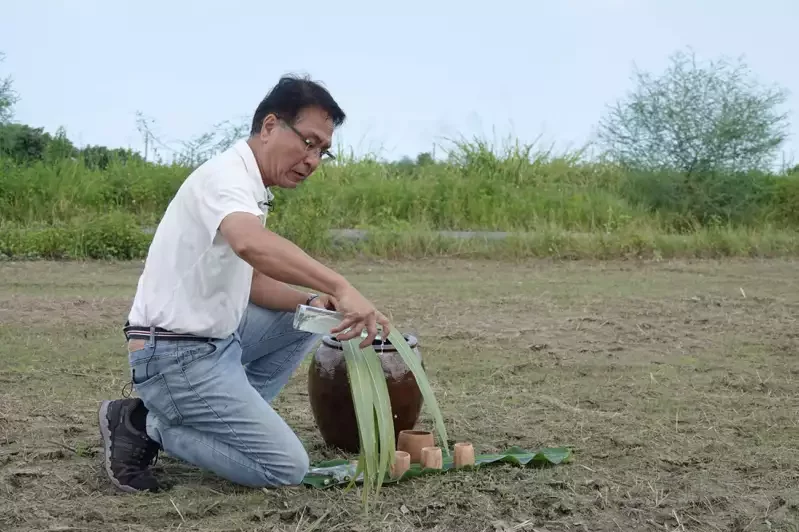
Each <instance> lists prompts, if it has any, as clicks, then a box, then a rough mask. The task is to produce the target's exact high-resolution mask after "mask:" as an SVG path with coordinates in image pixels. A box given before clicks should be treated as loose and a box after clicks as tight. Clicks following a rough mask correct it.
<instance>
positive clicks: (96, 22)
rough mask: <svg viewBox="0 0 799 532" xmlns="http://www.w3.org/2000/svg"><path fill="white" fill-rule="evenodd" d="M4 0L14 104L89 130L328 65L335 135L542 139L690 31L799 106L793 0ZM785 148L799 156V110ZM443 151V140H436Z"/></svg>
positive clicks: (32, 120)
mask: <svg viewBox="0 0 799 532" xmlns="http://www.w3.org/2000/svg"><path fill="white" fill-rule="evenodd" d="M270 4H273V3H272V2H267V1H265V0H259V1H255V0H228V1H227V2H221V1H216V2H211V1H209V0H195V1H191V2H190V1H188V0H160V1H153V0H136V1H132V0H128V1H123V0H118V1H113V2H109V1H108V0H104V1H101V0H72V1H69V2H67V1H55V0H53V1H44V0H24V1H22V0H8V1H7V2H4V6H3V9H2V18H0V51H2V52H5V54H6V60H5V62H3V63H0V77H4V76H5V75H7V74H11V75H12V76H13V78H14V86H15V89H16V90H17V92H18V93H19V95H20V96H21V98H22V99H21V101H20V102H19V103H18V104H17V106H16V117H15V118H16V120H17V121H19V122H23V123H27V124H31V125H34V126H40V127H44V128H45V129H46V130H47V131H51V132H53V131H55V130H56V128H57V127H59V126H64V127H65V128H66V129H67V134H68V135H69V137H70V138H72V139H73V141H75V142H76V143H77V144H79V145H85V144H104V145H108V146H125V147H127V146H129V147H132V148H134V149H142V147H143V141H142V138H141V136H140V135H139V133H138V132H137V130H136V123H135V117H136V111H141V112H143V113H144V114H145V115H147V116H148V117H151V118H152V119H154V120H155V122H156V126H155V130H156V133H158V134H159V135H160V136H162V138H163V139H164V140H166V141H178V140H181V139H188V138H190V137H192V136H195V135H198V134H201V133H203V132H206V131H208V130H209V129H210V128H211V127H212V126H213V124H215V123H217V122H221V121H223V120H229V119H233V120H235V119H239V118H241V117H244V118H245V119H249V116H250V115H251V113H252V111H253V110H254V108H255V106H256V105H257V103H258V101H259V100H260V99H261V98H262V97H263V96H264V95H265V93H266V92H267V91H268V90H269V88H270V87H271V86H272V84H274V83H275V81H276V80H277V79H278V77H279V76H280V75H281V74H284V73H287V72H298V73H308V74H310V75H311V76H313V77H314V78H315V79H318V80H320V81H322V82H324V83H325V85H326V86H327V87H328V88H329V89H330V90H331V92H332V93H333V95H334V96H335V97H336V98H337V99H338V100H339V103H340V104H341V105H342V107H343V108H344V110H345V112H346V113H347V114H348V122H347V124H346V126H345V127H344V128H343V129H342V130H341V131H340V132H339V133H338V134H337V137H336V139H335V140H336V142H337V143H339V144H343V145H344V146H345V147H347V148H352V149H353V150H355V152H356V153H364V152H372V153H378V154H379V155H381V156H383V157H386V158H389V159H397V158H399V157H401V156H403V155H410V156H415V155H416V154H417V153H418V152H421V151H427V150H430V149H431V147H432V146H433V144H434V143H438V144H439V145H440V147H439V148H438V149H439V150H441V147H443V148H446V147H447V141H446V140H445V139H446V138H458V137H459V136H465V137H473V136H480V137H483V138H486V139H488V140H490V141H494V140H496V142H498V143H501V142H502V140H503V139H505V138H507V137H508V136H513V137H514V138H518V139H519V140H520V141H522V142H532V141H534V140H535V139H536V138H539V137H540V142H541V143H542V147H543V146H544V145H548V144H551V143H553V142H554V143H555V144H556V146H557V147H558V148H571V147H578V146H580V145H582V144H583V143H585V142H586V141H588V140H590V138H591V134H592V132H593V128H594V127H595V125H596V123H597V121H598V120H599V118H600V116H601V115H602V113H603V112H604V110H605V106H606V105H607V104H610V103H612V102H613V101H614V100H615V99H616V98H618V97H620V96H623V95H624V93H625V91H626V90H628V89H629V88H630V74H631V69H632V66H633V64H637V65H638V66H639V67H641V68H643V69H646V70H650V71H659V70H661V69H663V68H664V67H665V66H666V64H667V59H668V56H669V55H670V54H671V53H673V52H674V51H676V50H678V49H685V47H687V46H691V47H693V48H694V50H695V51H696V52H697V54H698V55H699V56H700V57H701V58H716V57H718V56H720V55H726V56H730V57H737V56H741V55H743V56H744V57H745V59H746V61H747V63H748V64H749V66H750V67H751V68H752V69H753V70H754V72H755V73H756V74H757V76H758V78H759V79H760V80H761V81H763V82H766V83H777V84H780V85H782V86H783V87H785V88H787V89H789V90H790V91H791V93H792V94H791V97H790V100H789V102H790V107H791V108H792V109H793V110H796V109H799V68H797V50H799V44H797V40H796V36H795V35H796V31H797V30H796V28H797V27H799V1H797V0H760V1H758V2H752V1H745V0H727V1H722V0H657V1H656V0H638V1H635V0H560V1H556V0H549V1H532V0H531V1H528V2H522V1H518V2H510V1H492V2H475V1H458V2H456V1H451V0H439V1H427V2H416V1H415V2H407V1H406V2H391V3H386V4H385V5H386V6H388V7H380V5H379V3H377V2H366V1H363V0H339V1H338V2H329V1H328V2H320V1H305V2H283V3H282V4H280V5H283V6H285V7H274V6H270ZM791 118H792V122H793V123H794V125H793V127H792V130H791V133H792V135H793V137H792V138H791V140H790V142H789V144H787V145H786V146H785V148H784V150H785V155H786V156H787V157H789V158H794V159H799V113H796V112H795V111H794V112H793V113H792V115H791ZM440 153H441V152H440V151H439V154H440Z"/></svg>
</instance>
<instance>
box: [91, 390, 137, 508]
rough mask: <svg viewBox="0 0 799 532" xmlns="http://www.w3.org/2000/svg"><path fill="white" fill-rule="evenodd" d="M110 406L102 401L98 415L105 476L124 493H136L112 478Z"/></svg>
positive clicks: (135, 490) (134, 489)
mask: <svg viewBox="0 0 799 532" xmlns="http://www.w3.org/2000/svg"><path fill="white" fill-rule="evenodd" d="M110 404H111V401H103V402H102V404H100V410H99V413H98V417H99V420H100V437H101V438H102V440H103V454H104V455H105V459H104V460H103V462H104V464H105V474H106V475H108V478H109V479H110V480H111V482H112V483H113V484H114V486H116V487H117V489H119V490H121V491H124V492H125V493H136V492H138V491H139V490H137V489H136V488H131V487H130V486H124V485H122V484H120V483H119V481H118V480H117V479H116V477H115V476H114V472H113V471H112V470H111V427H109V426H108V406H109V405H110Z"/></svg>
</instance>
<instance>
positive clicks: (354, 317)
mask: <svg viewBox="0 0 799 532" xmlns="http://www.w3.org/2000/svg"><path fill="white" fill-rule="evenodd" d="M336 299H338V311H339V312H341V313H342V314H344V319H343V320H342V321H341V323H340V324H339V325H338V326H337V327H335V328H333V329H331V330H330V332H331V333H332V334H336V338H337V339H338V340H340V341H345V340H351V339H352V338H356V337H359V336H361V333H362V331H363V330H364V328H366V331H367V335H366V338H364V339H363V341H362V342H361V343H360V347H361V348H365V347H368V346H370V345H372V342H374V339H375V337H376V336H377V332H378V331H377V324H378V323H379V324H380V326H381V327H382V328H383V330H382V332H381V337H382V338H383V339H385V338H387V337H388V334H389V333H390V332H391V326H390V324H389V322H388V319H387V318H386V317H385V316H384V315H383V314H382V313H381V312H380V311H378V310H377V309H376V308H375V306H374V305H373V304H372V303H370V302H369V300H368V299H366V298H365V297H363V296H362V295H361V293H360V292H358V290H356V289H355V288H354V287H352V286H348V287H346V288H345V289H344V290H343V291H342V293H341V294H337V295H336ZM347 328H350V330H349V331H348V332H346V333H343V334H338V333H340V332H342V331H344V330H346V329H347Z"/></svg>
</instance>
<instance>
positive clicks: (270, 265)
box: [219, 212, 352, 297]
mask: <svg viewBox="0 0 799 532" xmlns="http://www.w3.org/2000/svg"><path fill="white" fill-rule="evenodd" d="M219 230H220V232H221V233H222V236H224V237H225V239H226V240H227V241H228V243H229V244H230V247H231V248H232V249H233V251H234V252H235V253H236V255H238V256H239V257H241V258H242V259H243V260H245V261H246V262H248V263H249V264H250V265H252V267H253V268H254V269H255V270H256V271H258V272H261V273H263V274H264V275H266V276H267V277H271V278H272V279H274V280H277V281H282V282H284V283H288V284H293V285H297V286H305V287H308V288H310V289H312V290H316V291H318V292H324V293H326V294H330V295H332V296H335V297H338V296H340V295H341V294H342V293H344V292H346V291H347V290H349V289H351V288H352V287H351V286H350V283H349V282H347V280H346V279H345V278H344V277H343V276H342V275H340V274H338V273H336V272H334V271H333V270H331V269H330V268H328V267H327V266H324V265H323V264H321V263H319V262H318V261H316V260H315V259H313V258H312V257H310V256H309V255H308V254H306V253H305V252H304V251H303V250H302V249H300V248H299V247H298V246H297V245H295V244H294V243H293V242H291V241H289V240H286V239H285V238H283V237H281V236H280V235H277V234H275V233H273V232H272V231H269V230H268V229H265V228H264V227H263V226H262V225H261V221H260V220H259V219H258V217H257V216H253V215H251V214H247V213H243V212H234V213H232V214H229V215H228V216H226V217H225V218H224V219H223V220H222V223H221V224H220V225H219Z"/></svg>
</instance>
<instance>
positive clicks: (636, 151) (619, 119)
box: [598, 52, 788, 177]
mask: <svg viewBox="0 0 799 532" xmlns="http://www.w3.org/2000/svg"><path fill="white" fill-rule="evenodd" d="M670 60H671V65H670V66H669V67H668V68H667V69H666V70H665V72H663V73H662V74H661V75H660V76H659V77H655V76H653V75H651V74H649V73H646V72H641V71H639V70H637V69H635V70H634V76H633V79H634V80H635V81H637V88H636V89H635V90H634V91H633V92H631V93H629V94H628V95H627V98H626V99H623V100H620V101H619V102H617V103H616V104H615V105H614V106H612V107H611V109H610V112H609V113H608V114H607V115H606V116H605V117H603V119H602V120H601V122H600V125H599V132H598V137H599V140H600V143H601V144H603V145H604V148H605V149H606V153H607V155H608V156H609V157H610V158H611V159H613V160H615V161H617V162H619V163H621V164H623V165H625V166H628V167H633V168H637V169H644V170H654V169H658V170H678V171H679V172H681V173H683V174H684V175H685V176H686V177H690V176H691V175H694V174H697V173H706V172H713V171H727V172H738V171H748V170H755V169H766V168H767V167H768V166H769V164H770V163H771V162H772V161H773V157H774V156H775V155H776V151H777V149H778V148H779V146H780V145H781V144H782V143H783V141H784V140H785V139H786V138H787V134H788V133H787V132H788V121H787V114H785V113H781V112H779V111H778V109H777V108H778V106H780V105H781V104H783V103H784V102H785V101H786V99H787V96H788V94H787V92H786V91H784V90H782V89H778V88H771V87H768V88H765V87H760V86H759V85H758V84H757V83H756V82H755V81H754V80H753V79H752V77H751V76H750V75H749V74H750V73H749V69H748V68H747V66H746V65H745V64H744V63H743V61H741V60H739V61H738V62H737V63H735V64H734V63H730V62H728V61H726V60H724V59H721V60H718V61H711V62H708V63H707V64H699V63H698V62H697V60H696V58H695V56H694V54H693V53H692V52H690V53H684V52H677V53H675V54H673V55H672V56H671V57H670Z"/></svg>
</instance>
